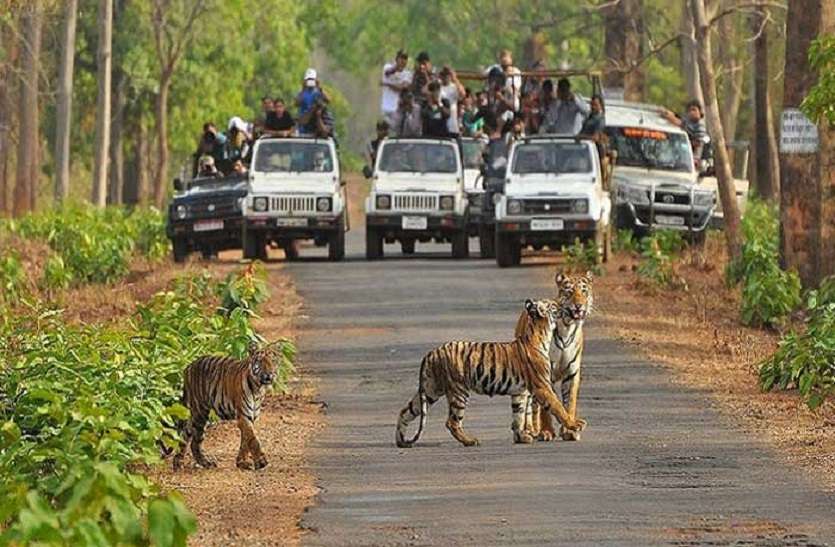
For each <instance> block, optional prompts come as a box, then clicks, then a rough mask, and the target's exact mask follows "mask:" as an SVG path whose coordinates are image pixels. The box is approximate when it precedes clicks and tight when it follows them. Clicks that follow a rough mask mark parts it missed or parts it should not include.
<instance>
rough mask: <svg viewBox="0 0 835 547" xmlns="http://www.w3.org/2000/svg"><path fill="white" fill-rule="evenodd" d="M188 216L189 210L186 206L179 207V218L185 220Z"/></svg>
mask: <svg viewBox="0 0 835 547" xmlns="http://www.w3.org/2000/svg"><path fill="white" fill-rule="evenodd" d="M187 216H188V209H187V208H186V206H185V205H177V218H179V219H180V220H183V219H184V218H186V217H187Z"/></svg>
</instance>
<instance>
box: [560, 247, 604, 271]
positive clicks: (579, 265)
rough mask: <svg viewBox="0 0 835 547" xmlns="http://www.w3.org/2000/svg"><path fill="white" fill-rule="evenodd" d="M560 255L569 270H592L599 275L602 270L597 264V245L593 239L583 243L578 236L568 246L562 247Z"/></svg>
mask: <svg viewBox="0 0 835 547" xmlns="http://www.w3.org/2000/svg"><path fill="white" fill-rule="evenodd" d="M562 256H563V258H564V259H565V268H566V270H568V271H569V272H575V273H585V272H588V271H590V272H592V273H594V275H600V274H601V273H602V272H603V270H602V269H601V268H600V265H599V264H598V262H599V261H598V253H597V246H596V245H595V244H594V242H593V241H590V242H588V243H583V242H581V241H580V239H579V238H575V239H574V243H572V244H571V245H569V246H568V247H566V246H564V245H563V247H562Z"/></svg>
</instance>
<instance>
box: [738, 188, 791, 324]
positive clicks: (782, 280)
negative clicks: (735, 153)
mask: <svg viewBox="0 0 835 547" xmlns="http://www.w3.org/2000/svg"><path fill="white" fill-rule="evenodd" d="M742 234H743V238H744V242H743V244H742V253H741V257H740V259H739V260H738V261H734V262H731V263H729V264H728V267H727V270H726V272H725V277H726V280H727V282H728V284H729V285H735V284H738V283H742V308H741V314H742V322H743V323H745V324H746V325H751V326H758V327H762V326H774V325H776V324H778V323H779V322H780V321H781V320H783V319H784V318H785V317H786V316H787V315H789V314H790V313H791V312H792V311H793V310H794V309H796V308H797V307H798V306H799V305H800V302H801V298H800V279H799V277H798V276H797V273H796V272H786V271H784V270H782V269H781V268H780V263H779V256H780V252H779V244H780V239H779V237H780V232H779V220H778V212H777V207H776V205H772V204H769V203H766V202H764V201H760V200H755V199H752V200H750V201H749V203H748V207H747V209H746V211H745V218H744V219H743V220H742Z"/></svg>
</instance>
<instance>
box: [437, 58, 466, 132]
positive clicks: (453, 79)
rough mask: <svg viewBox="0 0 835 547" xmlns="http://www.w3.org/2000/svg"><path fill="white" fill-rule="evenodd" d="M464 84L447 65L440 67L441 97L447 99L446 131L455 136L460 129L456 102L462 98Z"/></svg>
mask: <svg viewBox="0 0 835 547" xmlns="http://www.w3.org/2000/svg"><path fill="white" fill-rule="evenodd" d="M464 94H465V90H464V86H463V85H461V82H460V81H459V80H458V75H457V74H455V71H454V70H453V69H452V68H450V67H449V66H444V67H443V68H442V69H441V99H446V100H447V101H449V120H447V132H448V133H449V134H450V136H457V135H458V134H459V133H460V132H461V130H460V127H459V118H458V102H459V101H460V100H461V99H463V98H464Z"/></svg>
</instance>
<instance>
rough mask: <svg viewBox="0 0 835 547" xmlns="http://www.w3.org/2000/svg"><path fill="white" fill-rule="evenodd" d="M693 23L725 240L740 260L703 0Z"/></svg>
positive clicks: (695, 2) (696, 4)
mask: <svg viewBox="0 0 835 547" xmlns="http://www.w3.org/2000/svg"><path fill="white" fill-rule="evenodd" d="M690 8H691V10H692V12H693V22H694V25H695V31H696V46H697V52H698V59H699V72H700V74H701V80H702V91H703V92H704V95H705V111H706V114H707V124H708V127H709V128H710V132H711V139H712V140H713V148H714V150H715V165H716V177H717V179H718V181H719V198H720V199H721V200H722V212H723V216H724V221H725V227H724V230H725V241H726V243H727V246H728V256H729V257H730V258H731V259H737V258H738V257H739V255H740V251H741V239H740V227H739V208H738V207H737V203H736V188H735V187H734V180H733V172H732V171H731V164H730V161H729V160H728V149H727V146H726V143H725V132H724V130H723V128H722V120H721V118H720V115H719V100H718V99H717V97H716V78H715V76H714V74H713V52H712V51H711V44H710V27H709V26H708V19H707V14H706V13H705V3H704V0H690Z"/></svg>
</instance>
